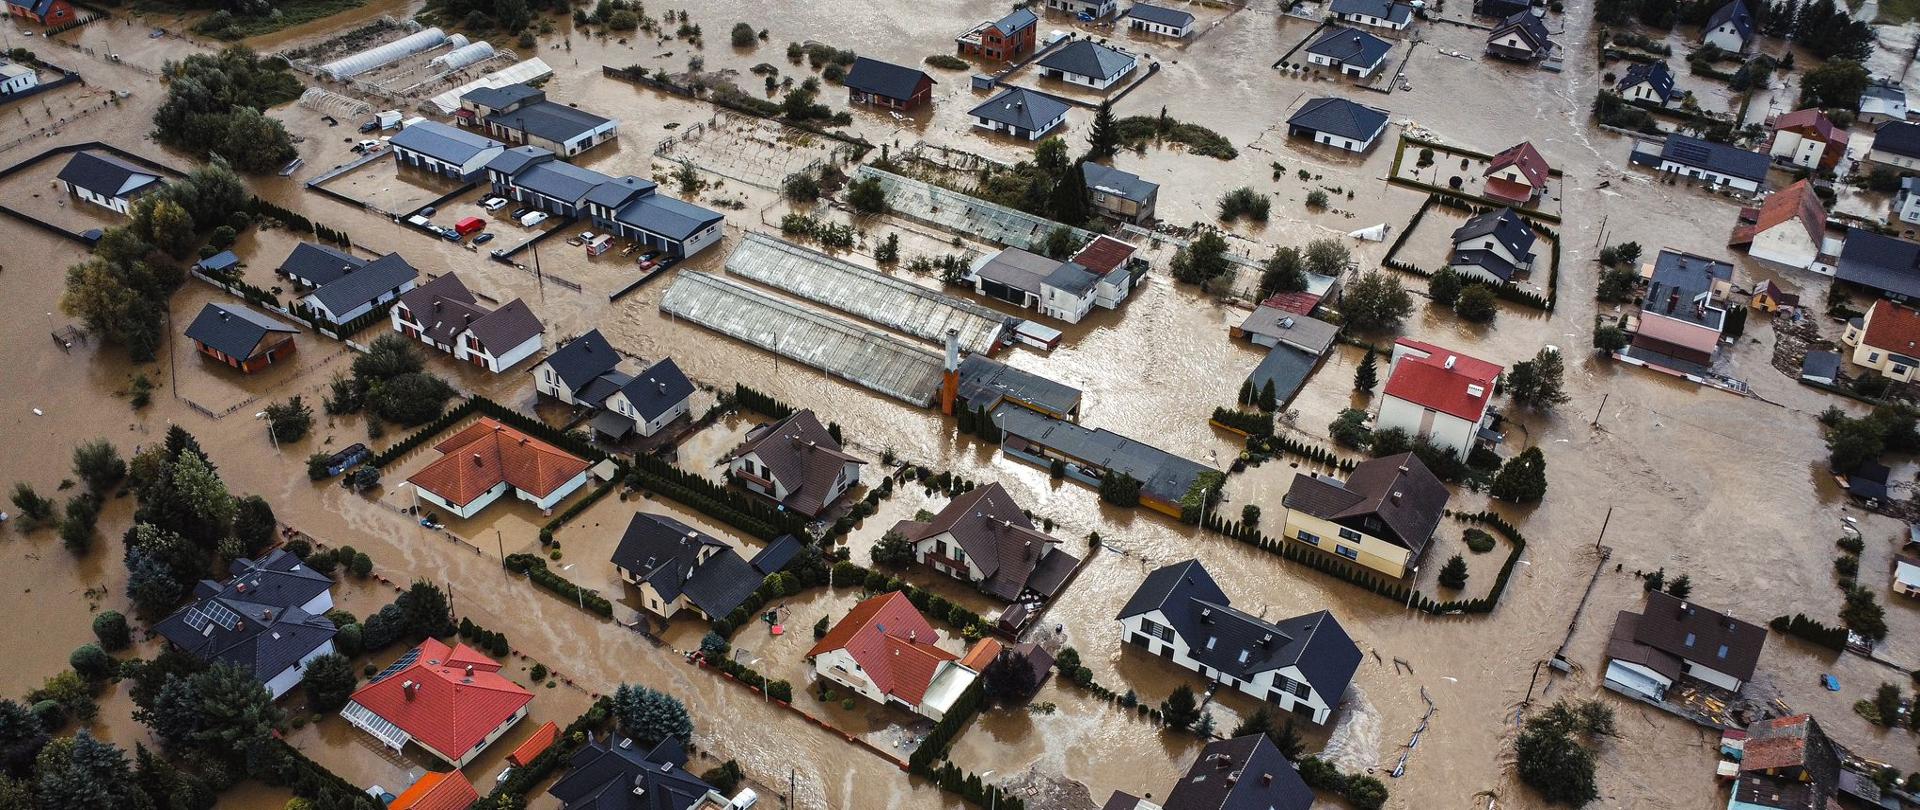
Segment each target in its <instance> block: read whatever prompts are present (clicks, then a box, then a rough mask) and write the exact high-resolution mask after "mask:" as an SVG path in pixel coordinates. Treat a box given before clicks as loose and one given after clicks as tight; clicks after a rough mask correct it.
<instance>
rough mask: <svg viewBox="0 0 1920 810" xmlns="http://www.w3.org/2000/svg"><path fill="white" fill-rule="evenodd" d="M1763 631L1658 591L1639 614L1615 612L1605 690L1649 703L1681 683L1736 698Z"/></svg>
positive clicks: (1750, 670) (1750, 675) (1762, 641)
mask: <svg viewBox="0 0 1920 810" xmlns="http://www.w3.org/2000/svg"><path fill="white" fill-rule="evenodd" d="M1766 643H1767V629H1766V628H1764V627H1760V626H1758V625H1754V624H1750V623H1748V622H1743V621H1741V620H1739V619H1736V618H1734V617H1732V616H1728V615H1726V614H1724V613H1721V612H1719V611H1717V610H1711V609H1708V608H1704V607H1701V606H1699V605H1697V604H1694V603H1692V602H1688V601H1686V600H1684V599H1681V598H1679V597H1677V596H1673V595H1671V594H1668V593H1665V592H1663V591H1658V590H1653V591H1648V592H1647V606H1646V608H1645V610H1644V611H1643V612H1641V613H1634V612H1632V611H1627V610H1623V611H1620V615H1619V617H1618V618H1616V619H1614V624H1613V637H1612V638H1611V639H1610V640H1609V641H1608V642H1607V675H1606V685H1607V688H1609V689H1612V690H1614V691H1616V692H1620V693H1622V694H1625V695H1627V696H1629V697H1635V698H1639V699H1641V700H1646V701H1649V702H1653V703H1659V702H1661V701H1663V700H1665V699H1666V695H1667V691H1668V690H1669V689H1672V688H1673V685H1674V684H1675V683H1678V682H1679V681H1681V680H1682V679H1683V678H1692V679H1694V680H1698V681H1702V682H1704V683H1707V684H1709V685H1711V686H1713V687H1715V688H1718V689H1724V690H1726V691H1727V692H1730V693H1732V694H1734V695H1738V694H1739V693H1740V690H1741V689H1742V688H1744V687H1745V686H1746V684H1747V681H1749V680H1752V679H1753V670H1754V667H1755V666H1756V665H1758V664H1759V663H1760V649H1761V648H1762V647H1764V646H1766Z"/></svg>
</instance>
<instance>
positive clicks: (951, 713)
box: [907, 679, 985, 776]
mask: <svg viewBox="0 0 1920 810" xmlns="http://www.w3.org/2000/svg"><path fill="white" fill-rule="evenodd" d="M984 697H985V694H984V690H983V689H982V687H981V685H980V681H979V680H977V679H976V680H975V681H974V682H973V683H972V684H970V685H968V686H967V691H965V692H962V693H960V697H959V698H958V699H956V700H954V702H953V708H951V709H948V710H947V713H946V714H945V715H943V716H941V718H940V722H938V723H934V724H933V730H932V731H929V732H927V736H926V737H925V738H924V739H922V740H921V741H920V747H918V748H915V749H913V754H912V755H910V756H908V757H907V771H908V772H909V773H912V774H914V775H915V776H932V775H933V763H936V762H939V761H941V760H943V759H945V758H946V756H947V749H948V748H950V747H952V745H953V738H954V737H957V736H959V735H960V732H962V731H965V730H966V728H967V724H969V723H972V722H973V716H974V715H975V714H977V713H978V712H979V711H980V701H981V700H982V699H984Z"/></svg>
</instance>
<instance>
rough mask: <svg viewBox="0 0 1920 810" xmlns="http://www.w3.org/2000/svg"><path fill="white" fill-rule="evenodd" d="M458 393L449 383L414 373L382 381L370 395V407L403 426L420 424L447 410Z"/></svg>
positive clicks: (429, 375) (383, 416)
mask: <svg viewBox="0 0 1920 810" xmlns="http://www.w3.org/2000/svg"><path fill="white" fill-rule="evenodd" d="M454 393H455V391H454V390H453V386H451V385H448V384H447V381H446V380H443V379H440V378H439V377H436V376H434V375H432V374H428V373H426V372H413V373H410V374H402V375H400V376H398V377H394V378H392V379H389V380H386V381H383V382H381V383H379V384H377V385H375V386H374V387H372V388H371V389H369V390H368V392H367V408H368V409H369V410H371V411H373V413H374V415H376V416H378V417H380V418H381V419H385V420H387V421H389V422H394V423H397V424H401V425H409V426H411V425H421V424H426V423H427V422H429V421H432V420H433V418H434V417H436V416H439V415H440V412H441V411H443V410H445V409H446V405H447V400H449V399H452V398H453V395H454Z"/></svg>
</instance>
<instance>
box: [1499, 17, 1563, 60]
mask: <svg viewBox="0 0 1920 810" xmlns="http://www.w3.org/2000/svg"><path fill="white" fill-rule="evenodd" d="M1507 34H1519V35H1520V36H1521V38H1523V39H1525V40H1526V41H1527V43H1528V44H1529V45H1530V46H1531V47H1532V49H1533V50H1534V51H1536V52H1538V51H1543V50H1546V49H1547V48H1550V47H1552V46H1553V40H1552V39H1551V38H1549V36H1548V34H1547V23H1546V22H1545V21H1544V20H1542V19H1540V15H1538V14H1535V13H1533V10H1532V9H1528V10H1526V11H1521V12H1516V13H1515V14H1513V15H1512V16H1510V17H1508V18H1507V19H1506V20H1505V21H1503V22H1501V23H1500V24H1499V25H1496V26H1494V27H1493V30H1492V31H1489V32H1487V39H1488V40H1493V39H1495V38H1498V37H1501V36H1505V35H1507Z"/></svg>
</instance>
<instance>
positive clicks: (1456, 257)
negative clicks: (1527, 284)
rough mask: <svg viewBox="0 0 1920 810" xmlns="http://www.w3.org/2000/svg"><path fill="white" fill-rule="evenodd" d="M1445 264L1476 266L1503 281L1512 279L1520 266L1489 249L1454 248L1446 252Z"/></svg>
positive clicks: (1457, 266)
mask: <svg viewBox="0 0 1920 810" xmlns="http://www.w3.org/2000/svg"><path fill="white" fill-rule="evenodd" d="M1447 266H1448V267H1454V268H1465V267H1478V268H1480V269H1482V270H1485V271H1487V272H1488V273H1491V274H1493V277H1494V278H1497V279H1499V280H1501V281H1503V282H1506V281H1512V280H1513V276H1514V274H1515V273H1518V272H1520V268H1518V267H1515V266H1513V263H1512V262H1509V261H1507V258H1506V257H1505V256H1502V255H1500V254H1498V253H1495V252H1493V251H1491V250H1458V249H1456V250H1454V251H1452V252H1450V253H1448V254H1447Z"/></svg>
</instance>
